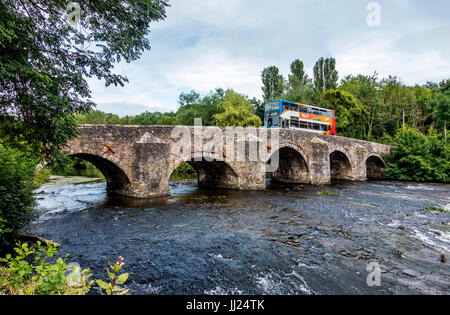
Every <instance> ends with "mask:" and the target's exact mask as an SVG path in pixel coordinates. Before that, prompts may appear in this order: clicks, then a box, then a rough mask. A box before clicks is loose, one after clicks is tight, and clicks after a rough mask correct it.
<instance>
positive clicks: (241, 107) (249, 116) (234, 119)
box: [214, 91, 262, 127]
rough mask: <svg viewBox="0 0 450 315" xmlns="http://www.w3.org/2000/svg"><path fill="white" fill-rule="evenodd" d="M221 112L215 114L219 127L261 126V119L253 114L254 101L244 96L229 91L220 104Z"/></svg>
mask: <svg viewBox="0 0 450 315" xmlns="http://www.w3.org/2000/svg"><path fill="white" fill-rule="evenodd" d="M218 107H219V109H220V112H219V113H218V114H215V115H214V121H215V123H216V125H217V126H219V127H237V126H240V127H260V126H261V125H262V122H261V119H260V118H259V117H258V116H256V115H254V114H253V105H252V103H251V102H250V101H249V100H248V99H247V98H246V97H244V96H242V95H240V94H238V93H235V92H233V91H227V92H226V94H225V98H224V100H223V101H222V102H220V103H219V105H218Z"/></svg>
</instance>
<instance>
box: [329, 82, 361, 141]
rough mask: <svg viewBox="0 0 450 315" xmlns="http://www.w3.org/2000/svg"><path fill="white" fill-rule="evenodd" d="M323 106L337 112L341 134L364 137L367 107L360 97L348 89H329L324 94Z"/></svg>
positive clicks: (338, 129) (338, 128) (338, 131)
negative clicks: (359, 99) (362, 103)
mask: <svg viewBox="0 0 450 315" xmlns="http://www.w3.org/2000/svg"><path fill="white" fill-rule="evenodd" d="M322 103H323V106H324V107H326V108H328V109H332V110H334V111H335V114H336V121H338V122H339V123H338V124H337V128H336V129H337V133H338V135H340V136H345V137H352V138H363V137H364V131H365V126H364V117H366V115H367V109H366V108H365V107H364V106H362V105H361V103H360V102H359V101H358V99H357V98H356V97H355V96H354V95H353V94H350V93H348V92H346V91H341V90H329V91H326V92H324V93H323V95H322Z"/></svg>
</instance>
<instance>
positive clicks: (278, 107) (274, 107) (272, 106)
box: [266, 102, 280, 112]
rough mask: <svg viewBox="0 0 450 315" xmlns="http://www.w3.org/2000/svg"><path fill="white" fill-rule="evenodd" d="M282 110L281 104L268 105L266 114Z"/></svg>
mask: <svg viewBox="0 0 450 315" xmlns="http://www.w3.org/2000/svg"><path fill="white" fill-rule="evenodd" d="M279 109H280V102H271V103H267V104H266V112H271V111H274V110H279Z"/></svg>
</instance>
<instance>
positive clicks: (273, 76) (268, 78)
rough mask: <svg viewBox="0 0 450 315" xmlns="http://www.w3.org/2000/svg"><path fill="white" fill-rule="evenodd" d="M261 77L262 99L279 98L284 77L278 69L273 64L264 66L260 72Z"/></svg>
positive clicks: (281, 93)
mask: <svg viewBox="0 0 450 315" xmlns="http://www.w3.org/2000/svg"><path fill="white" fill-rule="evenodd" d="M261 79H262V83H263V86H262V91H263V99H264V101H265V102H268V101H273V100H276V99H280V98H281V95H283V89H284V79H283V76H282V75H281V74H280V70H279V69H278V68H277V67H275V66H272V67H268V68H265V69H264V70H263V71H262V73H261Z"/></svg>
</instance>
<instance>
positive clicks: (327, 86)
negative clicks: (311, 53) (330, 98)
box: [313, 57, 339, 92]
mask: <svg viewBox="0 0 450 315" xmlns="http://www.w3.org/2000/svg"><path fill="white" fill-rule="evenodd" d="M313 70H314V87H315V88H316V90H317V91H321V92H322V91H327V90H331V89H335V88H336V87H337V84H338V79H339V76H338V72H337V70H336V59H334V58H326V59H324V58H323V57H322V58H319V60H317V62H316V64H315V65H314V69H313Z"/></svg>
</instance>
